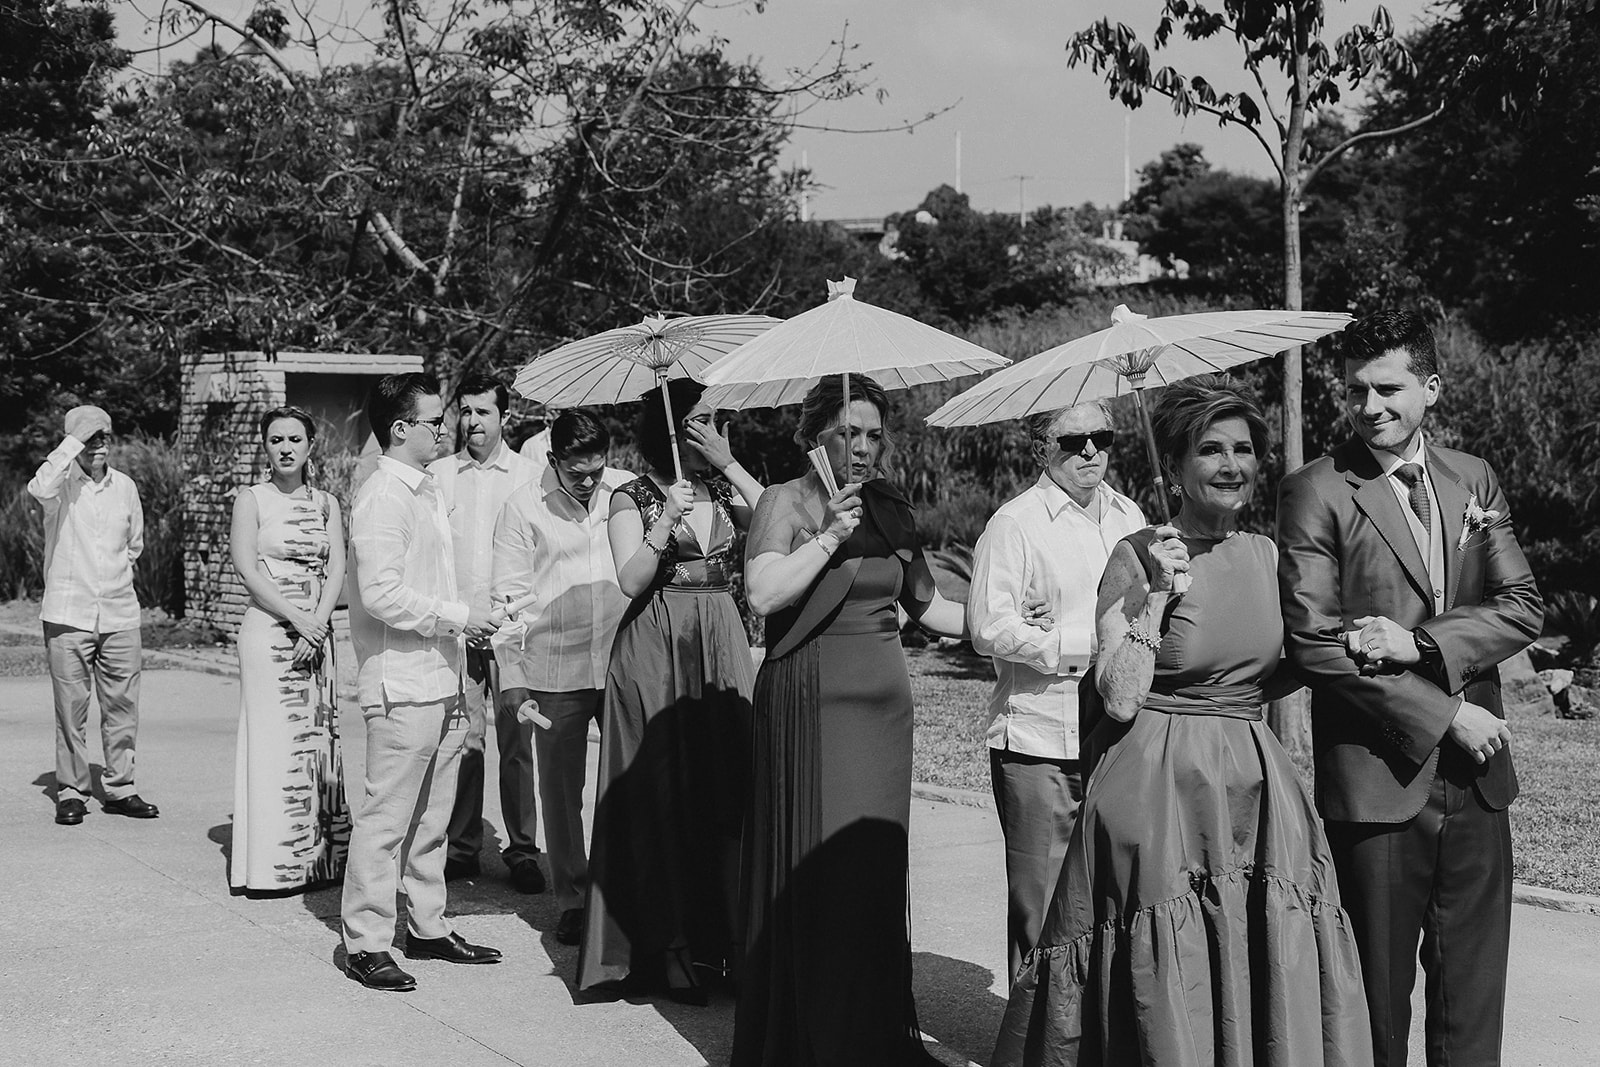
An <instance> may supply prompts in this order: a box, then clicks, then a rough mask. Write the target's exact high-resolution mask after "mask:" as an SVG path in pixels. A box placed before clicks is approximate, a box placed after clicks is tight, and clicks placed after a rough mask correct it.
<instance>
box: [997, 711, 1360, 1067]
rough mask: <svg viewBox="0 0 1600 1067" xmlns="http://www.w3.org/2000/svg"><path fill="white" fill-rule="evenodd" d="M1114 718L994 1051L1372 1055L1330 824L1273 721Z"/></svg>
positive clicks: (1118, 1057)
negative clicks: (1270, 725) (1112, 736)
mask: <svg viewBox="0 0 1600 1067" xmlns="http://www.w3.org/2000/svg"><path fill="white" fill-rule="evenodd" d="M1258 714H1259V712H1258ZM1104 729H1106V730H1108V731H1111V732H1121V731H1125V733H1123V734H1122V736H1121V737H1120V738H1118V739H1116V740H1115V741H1114V742H1113V743H1111V744H1110V745H1109V747H1108V748H1107V750H1106V754H1105V756H1104V759H1103V760H1102V761H1101V762H1100V763H1099V764H1098V766H1096V767H1095V769H1094V771H1093V773H1092V774H1091V776H1090V780H1089V783H1088V788H1087V791H1086V795H1085V799H1084V804H1083V808H1082V811H1081V812H1080V814H1079V817H1078V824H1077V826H1076V828H1075V829H1074V830H1073V835H1072V841H1071V844H1070V846H1069V848H1068V852H1067V861H1066V865H1065V868H1064V870H1063V871H1062V876H1061V880H1060V882H1059V884H1058V888H1057V890H1056V895H1055V899H1054V900H1053V902H1052V903H1051V907H1050V911H1049V913H1048V915H1047V917H1046V919H1045V926H1044V931H1043V934H1042V935H1041V938H1040V943H1039V946H1038V948H1037V949H1035V950H1034V951H1033V952H1032V953H1030V954H1029V956H1028V957H1027V958H1026V959H1025V960H1024V962H1023V966H1022V968H1021V971H1020V972H1019V973H1018V974H1017V976H1016V978H1015V981H1014V983H1013V985H1012V988H1011V998H1010V1002H1009V1004H1008V1005H1007V1008H1006V1013H1005V1017H1004V1021H1003V1023H1002V1026H1001V1033H1000V1038H999V1043H998V1045H997V1047H996V1049H995V1054H994V1057H993V1059H992V1061H991V1062H992V1063H993V1064H995V1065H997V1067H999V1065H1011V1064H1027V1065H1052V1067H1055V1065H1067V1064H1104V1065H1116V1067H1122V1065H1139V1064H1143V1065H1160V1067H1213V1065H1224V1064H1226V1065H1238V1067H1245V1065H1255V1067H1269V1065H1270V1067H1318V1065H1321V1067H1333V1065H1350V1067H1354V1065H1360V1064H1369V1063H1371V1050H1372V1041H1371V1031H1370V1029H1369V1023H1368V1017H1367V1009H1366V999H1365V994H1364V992H1363V988H1362V983H1361V967H1360V961H1359V959H1358V957H1357V953H1356V943H1355V939H1354V936H1353V933H1352V931H1351V928H1350V922H1349V918H1348V917H1347V916H1346V914H1345V912H1344V910H1343V909H1342V908H1341V907H1340V905H1339V893H1338V887H1337V882H1336V880H1335V875H1334V870H1333V863H1332V860H1331V858H1330V855H1329V852H1328V844H1327V840H1326V838H1325V837H1324V836H1323V832H1322V828H1321V825H1320V823H1319V822H1318V820H1317V816H1316V813H1315V811H1314V810H1313V808H1312V805H1311V801H1310V799H1309V798H1308V797H1307V795H1306V792H1305V789H1304V787H1303V786H1302V785H1301V784H1300V781H1299V779H1298V778H1297V777H1296V775H1295V771H1294V766H1293V765H1292V764H1291V763H1290V762H1289V759H1288V757H1287V756H1286V755H1285V754H1284V751H1283V749H1282V747H1281V746H1280V745H1279V744H1278V741H1277V739H1276V738H1275V737H1273V735H1272V733H1271V731H1269V730H1268V729H1267V727H1266V725H1265V724H1264V723H1263V722H1261V721H1260V720H1259V719H1254V718H1242V717H1227V716H1218V715H1200V714H1165V713H1163V712H1161V711H1157V710H1152V709H1151V708H1149V707H1146V708H1144V709H1143V710H1141V711H1140V712H1139V713H1138V715H1137V716H1135V718H1134V720H1133V722H1132V723H1131V724H1130V725H1128V726H1122V725H1121V724H1115V723H1109V724H1105V725H1104ZM1097 732H1099V731H1097Z"/></svg>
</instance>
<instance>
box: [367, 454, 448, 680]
mask: <svg viewBox="0 0 1600 1067" xmlns="http://www.w3.org/2000/svg"><path fill="white" fill-rule="evenodd" d="M350 553H351V557H352V558H351V566H350V573H351V574H352V575H353V576H354V583H353V584H354V588H355V592H356V595H355V596H354V597H351V599H350V640H351V643H352V644H353V645H354V646H355V652H356V664H357V668H356V671H357V673H356V696H357V698H358V699H359V700H360V702H361V706H362V707H364V708H372V707H381V706H383V705H386V704H433V703H438V702H440V701H445V700H449V699H451V698H452V697H454V696H455V695H456V693H457V692H458V691H459V690H460V687H461V649H462V637H461V635H462V630H463V629H464V628H465V627H466V624H467V614H468V612H467V605H466V602H465V601H463V600H462V599H461V597H460V595H459V594H458V593H457V591H456V573H455V560H454V556H453V553H452V546H451V540H450V524H449V521H448V520H447V518H446V516H445V506H444V498H443V496H442V495H441V494H440V492H439V487H438V483H437V481H436V479H435V478H434V477H433V476H432V475H431V474H428V473H427V472H426V471H420V470H417V469H416V468H415V467H409V466H407V465H406V464H404V463H401V462H400V461H399V460H397V459H393V458H391V457H389V456H384V457H383V458H382V459H380V460H379V461H378V469H377V470H375V471H374V472H373V473H372V476H371V477H370V478H368V479H367V480H366V481H365V482H363V483H362V485H361V490H360V492H359V493H358V494H357V495H356V503H355V507H354V508H352V509H351V512H350Z"/></svg>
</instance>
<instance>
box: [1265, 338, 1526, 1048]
mask: <svg viewBox="0 0 1600 1067" xmlns="http://www.w3.org/2000/svg"><path fill="white" fill-rule="evenodd" d="M1344 379H1345V412H1346V414H1347V415H1348V416H1349V419H1350V423H1351V425H1352V426H1353V428H1354V429H1355V436H1354V437H1353V438H1351V439H1350V440H1349V441H1347V442H1346V443H1344V444H1343V445H1340V446H1339V447H1338V448H1336V449H1334V450H1333V452H1332V453H1331V454H1329V455H1327V456H1324V457H1322V458H1321V459H1318V460H1315V461H1313V462H1312V463H1309V464H1307V465H1306V466H1304V467H1302V468H1301V469H1300V470H1298V471H1295V472H1294V473H1292V474H1290V475H1288V476H1287V477H1286V478H1285V479H1284V481H1283V485H1282V486H1281V488H1280V489H1279V494H1278V543H1279V547H1280V549H1281V556H1280V559H1279V573H1278V577H1279V583H1280V585H1281V592H1282V601H1283V611H1284V618H1285V625H1286V629H1287V633H1286V646H1287V652H1288V655H1289V656H1290V658H1291V659H1292V661H1293V662H1294V665H1295V667H1296V669H1297V670H1298V671H1299V672H1300V674H1301V675H1302V677H1303V678H1304V679H1305V680H1306V682H1307V684H1308V685H1310V687H1311V694H1312V695H1311V721H1312V731H1313V744H1314V750H1315V755H1316V792H1317V806H1318V808H1319V809H1320V810H1321V812H1322V815H1323V818H1324V819H1325V820H1326V825H1327V833H1328V843H1329V845H1330V846H1331V847H1332V850H1333V856H1334V863H1335V866H1336V867H1337V869H1338V873H1339V889H1340V893H1341V895H1342V896H1343V898H1344V904H1345V907H1346V909H1347V910H1348V912H1349V914H1350V918H1351V921H1352V922H1353V923H1354V925H1355V934H1356V939H1357V943H1358V945H1359V946H1360V950H1361V965H1362V972H1363V974H1364V976H1365V980H1366V988H1367V1001H1368V1007H1369V1008H1370V1010H1371V1013H1372V1037H1373V1048H1374V1054H1375V1057H1374V1058H1375V1060H1376V1063H1377V1064H1378V1065H1379V1067H1385V1065H1402V1064H1404V1063H1405V1061H1406V1047H1407V1038H1408V1035H1409V1030H1410V1024H1411V1007H1410V997H1411V989H1412V985H1413V983H1414V982H1415V979H1416V959H1417V943H1418V939H1419V937H1420V939H1421V943H1422V947H1421V957H1422V963H1423V967H1424V969H1425V970H1426V972H1427V1016H1426V1033H1427V1050H1428V1063H1429V1064H1430V1065H1444V1064H1450V1065H1451V1067H1467V1065H1469V1064H1470V1065H1478V1064H1498V1063H1499V1062H1500V1042H1501V1034H1502V1030H1503V1017H1504V1009H1505V985H1506V957H1507V953H1508V951H1509V948H1510V940H1511V831H1510V825H1509V821H1508V818H1507V814H1506V808H1507V806H1508V805H1509V804H1510V803H1511V801H1512V800H1513V799H1514V798H1515V797H1516V795H1517V778H1516V772H1515V771H1514V770H1513V768H1512V764H1511V750H1510V748H1509V743H1510V740H1511V731H1510V728H1509V727H1508V726H1507V724H1506V722H1505V715H1504V712H1503V710H1502V708H1501V703H1500V679H1499V674H1498V672H1497V670H1496V665H1497V664H1499V663H1500V662H1501V661H1502V660H1504V659H1506V658H1507V657H1509V656H1511V655H1513V654H1514V653H1516V652H1517V651H1519V650H1520V649H1522V648H1524V647H1525V646H1527V644H1528V643H1529V642H1530V641H1532V640H1533V638H1534V637H1536V636H1537V635H1538V633H1539V628H1540V625H1541V622H1542V620H1543V614H1544V606H1543V604H1542V602H1541V601H1540V599H1539V591H1538V589H1537V588H1536V587H1535V585H1534V582H1533V576H1532V574H1531V573H1530V572H1529V570H1528V563H1527V560H1526V559H1525V558H1524V557H1523V554H1522V549H1521V548H1520V547H1518V545H1517V540H1516V535H1515V534H1514V533H1513V532H1512V530H1511V520H1510V515H1509V513H1508V511H1509V509H1508V507H1507V505H1506V498H1505V494H1504V493H1502V492H1501V489H1500V483H1499V481H1498V480H1497V479H1496V477H1495V474H1494V471H1493V470H1492V469H1491V468H1490V467H1489V464H1487V463H1486V462H1484V461H1483V460H1481V459H1479V458H1477V457H1476V456H1471V455H1468V454H1466V453H1464V452H1458V451H1455V450H1452V449H1447V448H1440V447H1438V446H1437V445H1434V444H1431V443H1428V442H1426V441H1425V440H1424V438H1423V433H1422V423H1423V419H1424V417H1425V416H1426V414H1427V411H1428V409H1429V408H1430V407H1432V406H1433V405H1434V403H1435V402H1436V401H1437V400H1438V398H1439V390H1440V378H1439V367H1438V356H1437V353H1436V350H1435V348H1434V342H1433V335H1432V333H1431V332H1430V331H1429V329H1428V327H1427V325H1426V324H1425V323H1423V322H1422V321H1421V320H1420V319H1419V318H1417V317H1416V316H1414V315H1411V314H1408V313H1403V312H1384V313H1380V314H1377V315H1371V316H1368V317H1367V318H1364V319H1360V320H1358V321H1356V322H1355V323H1352V324H1351V325H1350V326H1349V327H1347V328H1346V329H1345V331H1344Z"/></svg>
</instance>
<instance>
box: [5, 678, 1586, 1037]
mask: <svg viewBox="0 0 1600 1067" xmlns="http://www.w3.org/2000/svg"><path fill="white" fill-rule="evenodd" d="M237 700H238V685H237V682H236V681H235V680H234V679H232V678H230V677H226V676H223V675H216V674H202V673H198V672H195V671H189V670H166V669H152V670H148V671H147V672H146V674H145V679H144V699H143V707H144V711H143V723H142V725H141V729H140V744H139V785H140V790H141V791H142V792H143V794H144V795H145V796H146V797H147V798H148V799H151V800H153V801H155V802H156V803H158V804H160V806H161V810H162V817H161V818H160V819H158V820H155V821H149V822H139V821H135V820H130V819H124V818H118V817H115V816H110V815H106V814H104V813H103V812H101V811H100V810H99V808H98V805H94V806H92V808H91V814H90V816H89V817H88V819H87V820H85V822H84V824H83V825H81V826H78V827H59V826H56V825H55V824H54V823H53V822H52V821H51V815H52V810H53V809H52V807H51V803H50V800H49V797H48V794H49V790H50V788H51V784H52V782H51V779H52V774H51V766H52V762H53V757H52V748H51V722H52V718H51V714H50V711H49V708H50V695H49V686H48V683H47V680H46V679H44V678H42V677H19V678H0V840H3V841H4V843H5V857H6V859H5V869H6V870H5V876H4V878H3V879H0V917H3V921H0V930H3V931H4V936H3V941H0V943H3V944H4V946H5V951H4V954H3V956H0V1005H3V1006H4V1007H3V1009H0V1064H7V1065H9V1064H17V1065H24V1064H26V1065H33V1064H41V1063H51V1062H65V1061H68V1060H72V1061H78V1062H107V1063H112V1062H115V1063H126V1064H134V1065H144V1064H152V1065H162V1067H168V1065H171V1067H184V1065H190V1064H194V1065H201V1064H204V1065H207V1067H210V1065H233V1064H257V1063H259V1064H272V1065H274V1067H277V1065H285V1067H288V1065H296V1064H307V1065H313V1064H314V1065H317V1067H322V1065H325V1064H328V1063H336V1064H341V1065H343V1064H383V1065H394V1067H406V1065H411V1064H418V1065H421V1064H437V1063H451V1064H455V1065H461V1067H474V1065H480V1064H482V1065H504V1064H508V1063H516V1064H529V1065H541V1067H542V1065H562V1067H565V1065H573V1067H576V1065H584V1064H593V1065H596V1067H600V1065H605V1067H615V1065H628V1067H657V1065H660V1067H670V1065H677V1064H703V1063H710V1064H721V1063H725V1062H726V1060H727V1055H728V1044H729V1039H730V1033H731V1029H732V1003H731V1001H729V1000H727V999H721V1000H718V1001H716V1002H714V1003H713V1004H712V1005H711V1006H710V1007H708V1008H690V1007H684V1006H679V1005H673V1004H657V1003H654V1002H640V1003H628V1002H618V1003H611V1004H585V1005H577V1004H575V1003H574V1000H573V991H572V988H571V986H570V984H569V983H570V980H571V977H572V974H573V969H574V966H575V963H576V950H575V949H571V948H567V947H565V946H562V945H558V944H557V943H556V942H555V939H554V937H553V936H552V934H551V931H552V930H553V928H554V924H555V919H556V914H555V908H554V905H553V903H552V902H551V899H550V897H549V895H548V894H541V895H539V896H532V897H525V896H521V895H519V894H517V893H515V892H513V891H512V890H511V889H510V887H509V886H508V885H507V884H506V882H505V881H504V871H503V869H502V868H501V866H500V864H499V863H498V862H493V863H491V864H488V865H486V871H485V877H483V878H480V879H476V880H474V881H472V882H465V883H462V882H458V883H452V887H451V897H450V906H451V911H452V913H453V914H454V915H455V916H457V925H458V928H459V929H460V930H461V931H462V933H464V934H465V935H466V936H467V937H468V938H470V939H473V940H477V941H482V942H485V943H488V944H492V945H496V946H498V947H500V948H501V949H503V950H504V951H505V953H506V961H505V962H504V963H503V964H501V965H499V966H495V967H452V966H450V965H448V964H439V963H416V964H414V965H412V967H413V970H414V972H415V973H416V974H417V976H418V979H419V983H420V987H419V988H418V990H417V991H416V992H414V993H410V994H399V995H396V994H379V993H373V992H369V991H367V990H364V989H362V988H361V987H360V986H358V985H356V984H355V983H353V982H351V981H349V980H348V979H346V978H345V977H344V976H343V974H342V973H341V972H340V970H339V969H338V963H339V962H340V961H342V958H343V953H342V951H341V950H340V949H339V937H338V933H337V928H338V919H337V915H338V898H337V894H336V893H334V892H331V891H328V892H319V893H312V894H309V895H306V896H294V897H286V898H277V899H269V900H251V899H246V898H243V897H235V896H232V895H230V894H229V892H228V889H227V879H226V866H225V856H226V853H227V848H228V842H229V838H230V834H231V828H230V825H229V820H228V812H229V810H230V808H231V806H232V772H233V750H234V730H235V723H236V716H237ZM351 720H353V721H351ZM91 732H92V733H93V732H94V726H93V724H91ZM360 736H361V735H360V724H359V717H358V716H350V717H347V722H346V735H345V743H346V760H347V763H346V768H347V774H348V775H349V776H350V778H351V780H357V776H358V775H359V773H360V763H361V759H360V754H361V742H360ZM491 762H492V761H491ZM591 780H592V769H591ZM494 795H495V794H494V791H493V785H492V784H491V787H490V796H494ZM486 807H488V808H489V809H490V812H491V821H494V820H495V816H494V815H493V808H494V804H493V803H491V804H489V805H486ZM498 832H499V831H498V830H497V833H498ZM911 847H912V872H911V891H912V902H913V949H914V951H915V954H916V972H917V1000H918V1005H919V1010H920V1016H921V1022H922V1026H923V1029H924V1030H925V1031H926V1032H927V1034H928V1035H929V1036H930V1037H931V1038H933V1039H934V1040H936V1041H937V1042H938V1045H937V1047H936V1052H937V1054H938V1055H939V1056H940V1057H941V1058H942V1059H944V1060H945V1061H946V1062H948V1063H952V1064H962V1063H966V1062H968V1061H972V1062H975V1063H979V1064H983V1063H986V1062H987V1059H988V1054H989V1051H990V1046H991V1044H992V1041H993V1036H994V1032H995V1029H996V1027H997V1025H998V1020H999V1015H1000V1012H1001V1010H1002V1008H1003V1007H1004V985H1003V981H1002V979H1001V972H1002V971H1003V968H1004V960H1005V953H1004V945H1003V943H1002V932H1003V930H1004V903H1003V898H1004V878H1003V874H1002V870H1001V862H1002V861H1001V847H1000V841H999V834H998V831H997V828H996V825H995V822H994V816H993V814H992V813H990V812H988V811H985V810H983V809H981V808H974V807H968V806H963V805H959V804H949V803H937V802H932V801H928V800H924V799H918V800H916V801H915V802H914V803H913V814H912V835H911ZM1506 1050H1507V1053H1506V1063H1507V1064H1509V1065H1511V1067H1558V1065H1559V1067H1579V1065H1583V1067H1590V1065H1592V1064H1594V1063H1596V1062H1600V917H1595V916H1590V915H1578V914H1563V913H1558V912H1551V911H1545V910H1540V909H1535V908H1528V907H1521V906H1519V907H1518V908H1517V910H1516V916H1515V922H1514V927H1513V958H1512V999H1511V1004H1510V1021H1509V1030H1508V1033H1507V1037H1506ZM1414 1062H1417V1063H1419V1064H1420V1063H1421V1058H1420V1056H1416V1057H1415V1061H1414Z"/></svg>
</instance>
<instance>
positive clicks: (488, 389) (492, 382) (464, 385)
mask: <svg viewBox="0 0 1600 1067" xmlns="http://www.w3.org/2000/svg"><path fill="white" fill-rule="evenodd" d="M484 393H493V394H494V406H495V407H497V408H499V409H500V414H501V415H504V414H505V413H506V412H507V411H510V410H511V390H509V389H507V388H506V383H505V382H503V381H501V380H500V379H499V378H496V377H495V376H494V375H492V374H469V375H467V376H466V377H465V378H463V379H462V380H461V387H460V388H459V389H457V390H456V403H457V404H460V403H461V398H462V397H464V396H482V395H483V394H484Z"/></svg>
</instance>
